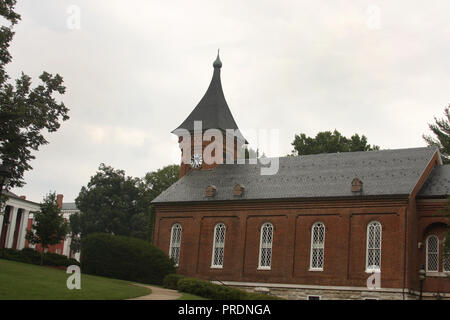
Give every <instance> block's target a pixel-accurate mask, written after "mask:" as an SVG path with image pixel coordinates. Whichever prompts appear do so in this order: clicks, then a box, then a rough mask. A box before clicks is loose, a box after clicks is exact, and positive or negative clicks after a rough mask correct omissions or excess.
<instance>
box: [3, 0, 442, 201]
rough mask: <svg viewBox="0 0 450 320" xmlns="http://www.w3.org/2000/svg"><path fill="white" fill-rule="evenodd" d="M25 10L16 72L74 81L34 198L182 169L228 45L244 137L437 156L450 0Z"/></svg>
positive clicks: (36, 4) (36, 176) (227, 80)
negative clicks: (186, 145)
mask: <svg viewBox="0 0 450 320" xmlns="http://www.w3.org/2000/svg"><path fill="white" fill-rule="evenodd" d="M17 11H18V12H19V13H20V14H21V15H22V21H21V22H20V23H19V24H18V25H17V26H16V28H15V31H16V35H15V38H14V40H13V43H12V46H11V53H12V55H13V59H14V60H13V63H11V64H10V65H9V73H10V75H12V76H13V77H17V76H18V75H19V74H20V72H22V71H24V72H25V73H26V74H28V75H30V76H32V77H33V79H37V77H38V76H39V75H40V73H41V72H42V71H44V70H45V71H48V72H50V73H59V74H61V75H62V76H63V78H64V82H65V85H66V87H67V93H66V94H65V95H64V96H63V98H62V100H63V101H64V103H65V104H66V105H67V106H68V107H69V109H70V114H69V115H70V120H69V121H66V122H64V123H63V125H62V126H61V129H60V130H59V131H58V132H56V133H53V134H50V135H47V137H48V140H49V142H50V143H49V144H48V145H45V146H43V147H41V149H40V151H39V152H37V153H36V154H35V155H36V159H35V160H34V161H32V163H31V165H32V166H33V168H34V169H33V170H32V171H29V172H27V173H26V174H25V180H26V182H27V184H26V186H25V187H24V188H22V189H13V190H12V191H13V192H15V193H17V194H19V195H26V196H27V199H29V200H32V201H37V202H39V201H41V200H42V198H43V196H44V195H45V194H46V193H48V192H49V191H56V192H57V193H62V194H64V196H65V197H64V201H65V202H71V201H74V199H75V198H76V196H77V195H78V193H79V191H80V188H81V186H83V185H86V184H87V183H88V181H89V178H90V176H92V175H93V174H95V172H96V171H97V169H98V166H99V164H100V163H102V162H104V163H106V164H107V165H111V166H113V167H115V168H117V169H123V170H125V171H126V173H127V174H128V175H131V176H138V177H142V176H144V174H145V173H146V172H149V171H153V170H156V169H158V168H161V167H163V166H165V165H168V164H172V163H178V162H179V159H178V154H177V144H176V139H175V137H174V136H173V135H172V134H171V133H170V132H171V131H172V130H173V129H175V128H176V127H177V126H178V125H179V124H180V123H181V122H182V121H183V120H184V119H185V118H186V117H187V116H188V114H189V113H190V112H191V111H192V109H193V108H194V107H195V106H196V105H197V103H198V102H199V100H200V99H201V98H202V96H203V94H204V93H205V91H206V89H207V87H208V85H209V82H210V80H211V77H212V72H213V68H212V63H213V61H214V59H215V56H216V52H217V49H218V48H220V50H221V51H220V52H221V54H220V55H221V60H222V63H223V67H222V85H223V88H224V92H225V97H226V99H227V102H228V105H229V106H230V109H231V111H232V113H233V115H234V118H235V120H236V122H237V124H238V126H239V127H240V128H242V129H279V130H280V135H279V152H278V153H279V155H286V154H287V153H290V151H291V150H292V146H291V142H292V140H293V138H294V135H295V134H296V133H300V132H304V133H306V134H308V135H312V136H313V135H315V134H316V133H317V132H319V131H324V130H333V129H337V130H338V131H340V132H341V133H342V134H344V135H346V136H351V135H352V134H354V133H360V134H365V135H366V136H367V137H368V140H369V143H371V144H377V145H379V146H381V148H383V149H393V148H409V147H420V146H425V143H424V141H423V139H422V134H423V133H428V132H429V130H428V126H427V123H431V122H433V117H434V116H437V117H439V118H440V117H442V116H443V110H444V107H445V106H447V105H448V104H449V103H450V59H449V57H450V23H449V18H448V14H449V12H450V2H449V1H448V0H442V1H438V0H436V1H411V0H408V1H362V0H355V1H320V2H319V1H299V0H295V1H264V0H258V1H231V0H229V1H211V0H208V1H193V0H191V1H185V0H184V1H167V0H166V1H153V0H152V1H149V0H145V1H144V0H142V1H141V0H133V1H125V0H96V1H92V0H91V1H87V0H85V1H77V0H70V1H65V0H39V1H36V0H19V1H18V5H17ZM78 13H79V16H78ZM78 17H79V18H78ZM78 22H79V24H78ZM250 142H251V143H252V141H250Z"/></svg>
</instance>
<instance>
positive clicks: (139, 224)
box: [70, 164, 180, 251]
mask: <svg viewBox="0 0 450 320" xmlns="http://www.w3.org/2000/svg"><path fill="white" fill-rule="evenodd" d="M179 174H180V167H179V166H178V165H169V166H166V167H164V168H162V169H159V170H157V171H155V172H149V173H147V174H146V175H145V177H144V178H143V179H139V178H133V177H127V176H125V171H123V170H115V169H113V168H112V167H109V166H106V165H104V164H101V165H100V167H99V171H98V172H97V173H96V175H94V176H93V177H91V180H90V181H89V183H88V185H87V186H86V187H82V188H81V191H80V193H79V195H78V197H77V199H75V202H76V204H77V207H78V208H79V209H80V213H79V214H74V215H72V216H71V217H70V223H71V229H72V234H73V235H74V239H75V241H74V244H73V247H71V248H72V250H74V251H79V250H80V241H79V240H80V237H81V238H84V237H85V236H86V235H88V234H90V233H94V232H103V233H110V234H115V235H123V236H130V237H136V238H141V239H148V240H152V237H153V226H154V219H155V215H154V210H153V208H152V205H151V201H152V200H153V199H154V198H156V197H157V196H158V195H159V194H160V193H161V192H163V191H164V190H165V189H167V188H168V187H169V186H171V185H172V184H173V183H174V182H175V181H177V180H178V177H179Z"/></svg>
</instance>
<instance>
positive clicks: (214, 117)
mask: <svg viewBox="0 0 450 320" xmlns="http://www.w3.org/2000/svg"><path fill="white" fill-rule="evenodd" d="M221 67H222V62H220V59H219V56H217V59H216V61H215V62H214V73H213V77H212V80H211V83H210V85H209V87H208V90H207V91H206V93H205V95H204V96H203V98H202V99H201V100H200V102H199V103H198V105H197V106H196V107H195V109H194V110H193V111H192V112H191V114H189V116H188V117H187V118H186V120H184V121H183V123H182V124H181V125H180V126H179V127H178V128H177V129H175V130H174V131H172V133H176V131H177V130H178V129H181V128H183V129H186V130H188V131H194V121H202V129H203V130H207V129H221V130H224V131H225V130H226V129H233V130H237V129H238V126H237V124H236V121H235V120H234V118H233V115H232V114H231V111H230V108H229V107H228V104H227V101H226V100H225V96H224V94H223V90H222V82H221V81H220V68H221Z"/></svg>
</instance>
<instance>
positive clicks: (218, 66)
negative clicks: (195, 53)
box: [213, 49, 222, 68]
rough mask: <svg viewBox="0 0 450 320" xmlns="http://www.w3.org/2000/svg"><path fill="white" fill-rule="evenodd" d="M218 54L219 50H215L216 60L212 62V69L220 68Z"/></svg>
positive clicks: (220, 62)
mask: <svg viewBox="0 0 450 320" xmlns="http://www.w3.org/2000/svg"><path fill="white" fill-rule="evenodd" d="M219 53H220V49H217V58H216V61H214V63H213V67H214V68H222V61H220V57H219Z"/></svg>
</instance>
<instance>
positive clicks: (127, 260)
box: [81, 233, 175, 285]
mask: <svg viewBox="0 0 450 320" xmlns="http://www.w3.org/2000/svg"><path fill="white" fill-rule="evenodd" d="M82 248H83V249H82V250H81V269H82V270H83V272H84V273H89V274H94V275H99V276H104V277H110V278H116V279H123V280H129V281H136V282H141V283H149V284H158V285H160V284H162V282H163V279H164V277H165V276H166V275H167V274H170V273H174V272H175V267H174V266H173V261H172V260H171V259H169V257H168V256H167V255H166V254H165V253H164V252H163V251H162V250H161V249H159V248H157V247H155V246H153V245H152V244H151V243H149V242H148V241H145V240H141V239H137V238H131V237H125V236H115V235H111V234H106V233H92V234H89V235H88V236H86V237H83V238H82Z"/></svg>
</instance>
